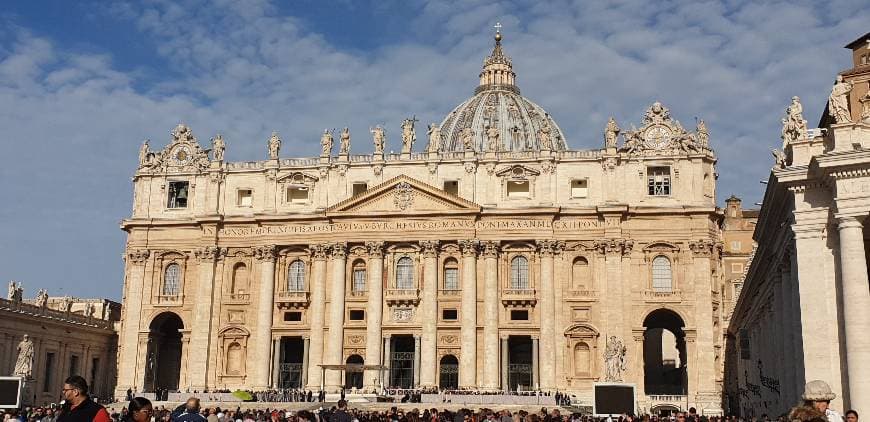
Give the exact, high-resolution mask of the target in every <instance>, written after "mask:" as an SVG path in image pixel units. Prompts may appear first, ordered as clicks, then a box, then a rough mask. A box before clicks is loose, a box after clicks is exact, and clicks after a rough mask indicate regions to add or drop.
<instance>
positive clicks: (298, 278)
mask: <svg viewBox="0 0 870 422" xmlns="http://www.w3.org/2000/svg"><path fill="white" fill-rule="evenodd" d="M287 290H288V291H291V292H303V291H305V263H304V262H302V261H301V260H298V259H297V260H295V261H293V262H291V263H290V268H289V269H288V270H287Z"/></svg>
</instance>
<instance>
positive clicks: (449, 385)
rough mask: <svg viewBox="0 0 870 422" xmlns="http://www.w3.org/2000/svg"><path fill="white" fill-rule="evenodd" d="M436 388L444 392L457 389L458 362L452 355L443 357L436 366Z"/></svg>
mask: <svg viewBox="0 0 870 422" xmlns="http://www.w3.org/2000/svg"><path fill="white" fill-rule="evenodd" d="M438 386H440V387H441V388H442V389H445V390H455V389H457V388H459V360H458V359H456V356H453V355H444V357H442V358H441V363H440V364H439V365H438Z"/></svg>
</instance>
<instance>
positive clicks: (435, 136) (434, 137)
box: [426, 123, 441, 152]
mask: <svg viewBox="0 0 870 422" xmlns="http://www.w3.org/2000/svg"><path fill="white" fill-rule="evenodd" d="M428 135H429V145H427V146H426V150H427V151H429V152H438V150H439V149H441V128H440V127H439V126H438V125H437V124H435V123H430V124H429V132H428Z"/></svg>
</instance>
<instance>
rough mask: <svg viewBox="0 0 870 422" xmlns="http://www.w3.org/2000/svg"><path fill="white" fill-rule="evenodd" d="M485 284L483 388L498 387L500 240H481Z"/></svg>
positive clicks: (493, 388)
mask: <svg viewBox="0 0 870 422" xmlns="http://www.w3.org/2000/svg"><path fill="white" fill-rule="evenodd" d="M481 245H482V249H483V263H484V271H485V273H484V284H483V388H486V389H490V390H495V389H497V388H498V378H499V370H498V357H499V356H498V345H499V342H498V314H499V312H498V311H499V306H498V293H499V285H498V259H497V256H498V242H493V241H485V242H481Z"/></svg>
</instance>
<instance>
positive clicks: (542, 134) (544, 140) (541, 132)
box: [538, 119, 553, 150]
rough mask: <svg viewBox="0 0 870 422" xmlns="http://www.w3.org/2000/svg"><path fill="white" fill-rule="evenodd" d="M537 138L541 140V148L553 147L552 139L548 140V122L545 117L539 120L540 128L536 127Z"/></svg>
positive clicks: (549, 148)
mask: <svg viewBox="0 0 870 422" xmlns="http://www.w3.org/2000/svg"><path fill="white" fill-rule="evenodd" d="M538 140H540V142H541V149H543V150H551V149H553V141H551V140H550V122H548V121H547V119H544V120H543V121H542V122H541V128H540V129H538Z"/></svg>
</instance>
